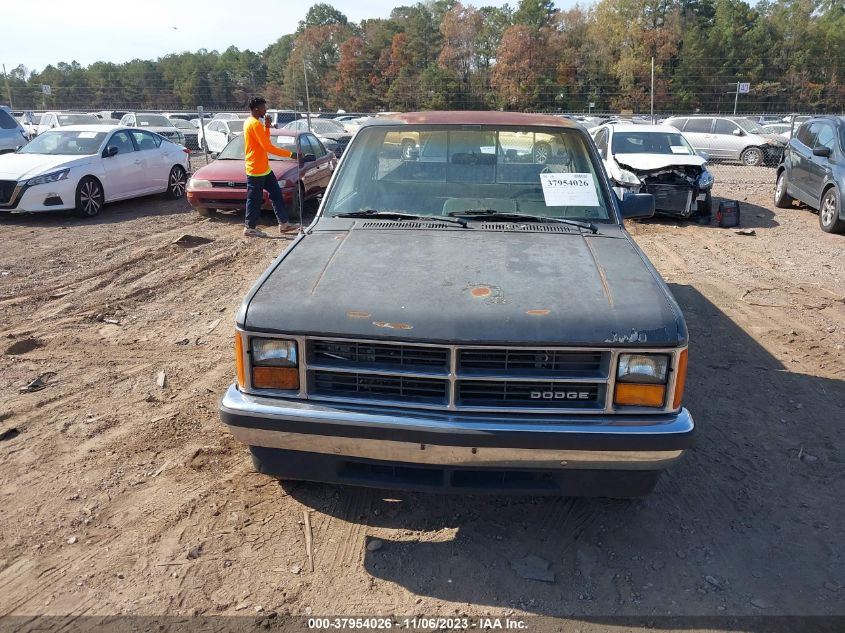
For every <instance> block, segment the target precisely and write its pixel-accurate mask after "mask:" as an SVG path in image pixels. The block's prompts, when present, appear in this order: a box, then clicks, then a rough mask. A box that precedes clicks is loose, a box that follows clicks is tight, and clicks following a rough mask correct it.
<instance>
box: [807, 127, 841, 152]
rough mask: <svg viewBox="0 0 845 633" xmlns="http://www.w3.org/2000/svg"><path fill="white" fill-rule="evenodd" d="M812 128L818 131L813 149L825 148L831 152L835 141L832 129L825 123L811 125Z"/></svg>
mask: <svg viewBox="0 0 845 633" xmlns="http://www.w3.org/2000/svg"><path fill="white" fill-rule="evenodd" d="M812 127H813V128H816V129H818V133H817V134H816V144H815V147H827V148H828V149H829V150H830V151H831V152H833V145H834V143H835V139H836V135H835V134H834V133H833V128H832V127H830V126H829V125H827V124H825V123H813V124H812Z"/></svg>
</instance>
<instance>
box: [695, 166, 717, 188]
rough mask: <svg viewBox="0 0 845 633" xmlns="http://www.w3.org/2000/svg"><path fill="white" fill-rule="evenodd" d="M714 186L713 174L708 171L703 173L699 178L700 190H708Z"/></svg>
mask: <svg viewBox="0 0 845 633" xmlns="http://www.w3.org/2000/svg"><path fill="white" fill-rule="evenodd" d="M712 186H713V174H711V173H710V172H709V171H707V170H706V169H705V170H704V171H702V172H701V175H700V176H699V177H698V187H699V189H707V188H709V187H712Z"/></svg>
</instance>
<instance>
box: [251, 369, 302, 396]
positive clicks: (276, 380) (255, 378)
mask: <svg viewBox="0 0 845 633" xmlns="http://www.w3.org/2000/svg"><path fill="white" fill-rule="evenodd" d="M252 386H253V387H255V388H256V389H284V390H285V391H291V390H293V389H299V369H297V368H296V367H253V369H252Z"/></svg>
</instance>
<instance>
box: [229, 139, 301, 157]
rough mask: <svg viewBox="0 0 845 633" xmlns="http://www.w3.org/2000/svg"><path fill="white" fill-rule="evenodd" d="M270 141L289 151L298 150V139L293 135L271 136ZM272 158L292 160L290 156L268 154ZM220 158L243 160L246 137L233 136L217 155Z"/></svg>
mask: <svg viewBox="0 0 845 633" xmlns="http://www.w3.org/2000/svg"><path fill="white" fill-rule="evenodd" d="M270 142H271V143H272V144H273V145H275V146H276V147H281V148H282V149H286V150H288V151H289V152H295V151H296V139H294V137H292V136H275V135H271V136H270ZM268 158H269V159H270V160H291V159H290V158H282V157H281V156H275V155H273V154H270V155H269V156H268ZM217 159H218V160H221V159H222V160H243V159H244V137H243V136H242V135H241V136H236V137H235V138H233V139H232V140H231V141H230V142H229V144H228V145H226V147H224V148H223V151H222V152H220V154H218V156H217Z"/></svg>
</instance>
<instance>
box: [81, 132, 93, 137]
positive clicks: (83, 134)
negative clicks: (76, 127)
mask: <svg viewBox="0 0 845 633" xmlns="http://www.w3.org/2000/svg"><path fill="white" fill-rule="evenodd" d="M78 138H97V133H96V132H80V133H79V136H78Z"/></svg>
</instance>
